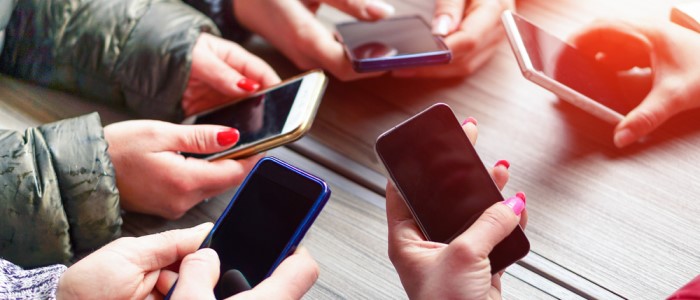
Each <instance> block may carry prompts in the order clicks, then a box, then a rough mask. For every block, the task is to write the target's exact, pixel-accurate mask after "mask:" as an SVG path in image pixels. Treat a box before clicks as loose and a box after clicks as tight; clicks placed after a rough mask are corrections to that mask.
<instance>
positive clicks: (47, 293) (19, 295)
mask: <svg viewBox="0 0 700 300" xmlns="http://www.w3.org/2000/svg"><path fill="white" fill-rule="evenodd" d="M65 271H66V266H64V265H53V266H48V267H43V268H38V269H33V270H23V269H22V268H20V267H19V266H16V265H14V264H12V263H11V262H9V261H6V260H4V259H0V299H56V290H57V288H58V280H59V278H61V275H63V272H65Z"/></svg>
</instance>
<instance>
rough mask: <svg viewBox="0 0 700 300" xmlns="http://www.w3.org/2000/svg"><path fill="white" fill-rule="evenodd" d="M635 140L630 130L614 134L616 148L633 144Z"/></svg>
mask: <svg viewBox="0 0 700 300" xmlns="http://www.w3.org/2000/svg"><path fill="white" fill-rule="evenodd" d="M636 140H637V137H635V136H634V134H633V133H632V130H629V129H623V130H621V131H619V132H617V133H615V138H614V142H615V146H616V147H618V148H622V147H625V146H627V145H629V144H632V143H634V141H636Z"/></svg>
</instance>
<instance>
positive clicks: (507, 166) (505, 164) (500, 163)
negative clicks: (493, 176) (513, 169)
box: [493, 159, 510, 169]
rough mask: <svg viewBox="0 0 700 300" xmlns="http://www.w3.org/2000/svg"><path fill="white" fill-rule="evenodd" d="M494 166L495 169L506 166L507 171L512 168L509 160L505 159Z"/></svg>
mask: <svg viewBox="0 0 700 300" xmlns="http://www.w3.org/2000/svg"><path fill="white" fill-rule="evenodd" d="M493 166H494V167H498V166H504V167H506V169H509V168H510V163H509V162H508V161H507V160H505V159H501V160H499V161H497V162H496V164H495V165H493Z"/></svg>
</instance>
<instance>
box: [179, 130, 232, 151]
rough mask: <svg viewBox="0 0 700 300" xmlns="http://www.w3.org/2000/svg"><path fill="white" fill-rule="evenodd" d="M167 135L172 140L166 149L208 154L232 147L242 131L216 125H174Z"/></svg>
mask: <svg viewBox="0 0 700 300" xmlns="http://www.w3.org/2000/svg"><path fill="white" fill-rule="evenodd" d="M165 136H167V137H168V138H169V140H170V143H169V149H166V150H171V151H181V152H189V153H199V154H206V153H215V152H219V151H224V150H226V149H229V148H231V147H232V146H233V145H235V144H236V143H237V142H238V139H239V138H240V133H239V132H238V130H237V129H235V128H230V127H224V126H216V125H174V126H171V127H170V129H169V130H168V132H167V133H166V135H165Z"/></svg>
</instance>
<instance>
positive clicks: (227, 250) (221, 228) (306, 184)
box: [169, 157, 331, 299]
mask: <svg viewBox="0 0 700 300" xmlns="http://www.w3.org/2000/svg"><path fill="white" fill-rule="evenodd" d="M330 195H331V191H330V189H329V188H328V185H327V184H326V183H325V182H324V181H323V180H322V179H320V178H318V177H315V176H313V175H311V174H309V173H307V172H305V171H302V170H300V169H298V168H296V167H294V166H292V165H290V164H287V163H285V162H284V161H281V160H279V159H277V158H275V157H265V158H263V159H261V160H260V161H259V162H258V163H257V164H256V165H255V167H254V168H253V170H252V171H251V172H250V174H249V175H248V177H247V178H246V179H245V181H244V182H243V184H242V185H241V187H240V188H239V189H238V192H236V194H235V195H234V196H233V198H232V199H231V202H230V203H229V204H228V206H227V207H226V210H224V212H223V213H222V214H221V216H220V217H219V219H218V220H217V221H216V224H215V225H214V227H213V228H212V230H211V232H210V233H209V235H208V236H207V238H206V239H205V240H204V242H203V243H202V246H201V247H200V248H205V247H206V248H211V249H214V250H215V251H216V253H217V254H218V255H219V260H220V261H221V266H220V268H221V273H220V276H219V281H218V282H217V284H216V287H215V288H214V294H215V295H216V298H217V299H223V298H227V297H230V296H232V295H233V294H236V293H238V292H242V291H244V290H247V289H250V288H251V287H255V286H256V285H257V284H259V283H260V282H261V281H263V280H264V279H265V278H267V277H268V276H270V274H272V272H273V271H274V270H275V268H277V266H278V265H279V264H280V263H281V262H282V260H284V259H285V258H286V257H287V256H289V255H291V254H292V253H293V252H294V251H295V250H296V247H297V245H299V242H300V241H301V239H302V238H303V237H304V235H305V234H306V231H307V230H308V229H309V228H310V227H311V224H313V222H314V220H316V217H317V216H318V214H319V213H320V212H321V210H322V209H323V207H324V205H325V204H326V202H328V198H329V197H330ZM174 288H175V286H173V288H172V289H171V291H170V293H172V292H173V290H174ZM170 293H169V294H170Z"/></svg>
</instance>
